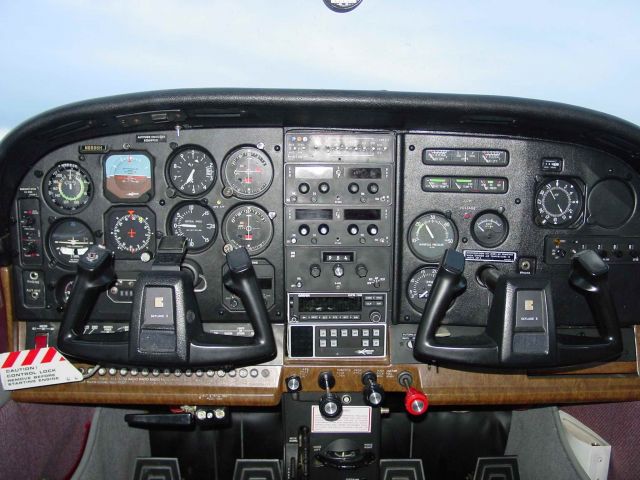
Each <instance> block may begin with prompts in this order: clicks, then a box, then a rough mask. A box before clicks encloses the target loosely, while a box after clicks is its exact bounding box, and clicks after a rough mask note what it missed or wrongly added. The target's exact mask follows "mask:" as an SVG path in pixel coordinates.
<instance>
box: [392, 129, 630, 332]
mask: <svg viewBox="0 0 640 480" xmlns="http://www.w3.org/2000/svg"><path fill="white" fill-rule="evenodd" d="M403 155H404V162H403V172H402V183H403V188H402V190H401V191H402V195H403V203H402V209H401V215H402V220H401V222H400V225H401V226H400V228H401V229H402V231H401V235H403V238H404V239H405V243H404V244H403V245H402V246H401V248H400V249H399V252H398V255H399V257H400V258H399V261H397V262H396V265H397V270H396V277H397V284H398V287H399V288H398V290H397V296H396V297H395V298H398V299H400V301H399V302H397V303H396V305H395V307H396V312H397V318H398V319H399V321H400V322H408V323H417V322H418V321H419V320H420V316H421V310H422V308H423V305H424V303H425V301H426V300H425V299H426V298H428V289H429V288H430V284H432V281H433V277H434V276H435V273H434V270H433V269H434V268H436V267H437V264H438V262H439V260H440V258H441V256H442V253H443V251H444V249H445V248H448V247H455V248H456V249H457V250H458V251H461V252H463V253H464V255H465V257H466V268H465V277H466V280H467V285H468V286H467V289H466V292H465V293H464V294H463V295H462V296H461V297H459V299H458V300H457V301H456V302H455V303H454V304H453V306H452V307H451V308H450V309H449V312H448V313H447V316H446V319H445V323H448V324H451V325H484V324H485V323H486V319H487V315H488V312H489V305H490V300H491V295H490V293H489V292H488V290H487V289H486V288H484V287H483V286H482V285H481V283H480V282H479V281H478V280H477V278H476V277H477V272H478V269H479V268H481V267H482V266H484V265H487V264H491V265H494V266H496V267H497V268H498V269H499V270H501V271H502V272H508V273H519V274H531V273H536V274H541V275H547V276H549V277H551V279H552V283H553V292H554V306H555V312H556V319H557V321H559V322H560V324H563V325H585V324H586V325H589V324H591V315H590V312H589V310H588V308H587V306H586V304H585V302H584V301H583V300H582V298H580V297H579V296H578V295H577V294H576V293H575V292H573V291H572V290H571V288H570V287H569V284H568V275H569V264H570V257H571V255H572V253H574V252H575V251H579V250H580V249H582V248H583V246H584V247H585V248H595V249H596V250H597V251H598V252H599V253H600V254H601V256H602V257H603V259H604V260H605V261H606V262H609V264H610V282H611V286H612V291H613V295H614V299H615V301H616V303H617V307H618V312H619V315H620V318H621V322H622V323H623V324H631V323H635V322H636V321H637V319H636V318H635V317H634V312H636V311H638V308H640V301H639V300H638V298H637V295H636V294H634V293H633V291H634V289H635V290H636V291H637V289H638V288H640V280H638V281H635V280H633V281H631V282H629V279H631V278H633V279H635V278H638V279H640V275H639V273H640V263H638V260H639V259H640V258H639V254H640V239H638V240H637V241H636V240H634V239H633V238H631V239H630V238H629V236H631V237H633V236H634V235H636V236H637V234H638V233H640V218H639V216H638V215H637V211H636V203H637V200H636V198H637V192H638V191H640V182H639V181H638V180H639V179H638V175H637V174H636V173H635V172H633V170H632V169H631V168H630V167H629V166H628V165H627V164H625V163H624V162H622V161H621V160H619V159H617V158H615V157H613V156H611V155H608V154H605V153H602V152H599V151H596V150H593V149H589V148H583V147H579V146H575V145H567V144H562V143H555V142H545V141H536V140H525V139H508V138H498V137H495V138H492V137H487V136H457V135H456V136H454V135H437V134H408V135H406V136H405V137H404V145H403ZM597 185H604V186H605V187H606V188H596V186H597ZM594 189H595V191H596V193H597V194H598V195H597V198H592V197H591V195H592V194H593V191H594ZM598 190H600V191H599V192H598ZM605 190H606V191H607V192H608V193H607V194H604V192H605ZM614 191H615V193H614ZM603 205H611V206H610V207H607V208H605V207H604V206H603ZM605 210H606V211H605ZM602 236H604V239H603V238H602ZM592 240H593V241H592ZM605 240H606V241H605ZM545 242H546V245H547V251H546V252H545V251H544V245H545ZM636 250H637V252H636ZM565 257H566V261H563V260H564V258H565ZM560 264H562V265H563V266H564V268H560V267H559V265H560ZM524 267H528V268H524ZM630 283H631V284H633V285H631V284H630Z"/></svg>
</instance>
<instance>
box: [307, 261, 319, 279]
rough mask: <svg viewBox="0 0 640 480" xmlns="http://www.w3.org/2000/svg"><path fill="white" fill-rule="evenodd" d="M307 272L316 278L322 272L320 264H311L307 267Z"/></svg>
mask: <svg viewBox="0 0 640 480" xmlns="http://www.w3.org/2000/svg"><path fill="white" fill-rule="evenodd" d="M309 273H310V274H311V276H312V277H313V278H318V277H319V276H320V274H321V273H322V270H321V269H320V265H318V264H314V265H311V268H310V269H309Z"/></svg>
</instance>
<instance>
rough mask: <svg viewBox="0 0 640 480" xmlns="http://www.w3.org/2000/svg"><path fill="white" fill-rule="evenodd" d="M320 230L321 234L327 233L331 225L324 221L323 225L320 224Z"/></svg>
mask: <svg viewBox="0 0 640 480" xmlns="http://www.w3.org/2000/svg"><path fill="white" fill-rule="evenodd" d="M318 232H319V233H320V235H326V234H328V233H329V225H327V224H326V223H323V224H321V225H319V226H318Z"/></svg>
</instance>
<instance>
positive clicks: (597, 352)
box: [414, 250, 622, 369]
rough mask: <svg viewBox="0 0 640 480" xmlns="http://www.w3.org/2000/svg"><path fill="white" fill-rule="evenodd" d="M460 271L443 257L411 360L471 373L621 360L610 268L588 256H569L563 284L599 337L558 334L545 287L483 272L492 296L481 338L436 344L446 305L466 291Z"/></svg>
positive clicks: (452, 257) (453, 257)
mask: <svg viewBox="0 0 640 480" xmlns="http://www.w3.org/2000/svg"><path fill="white" fill-rule="evenodd" d="M464 263H465V261H464V256H463V255H462V254H461V253H459V252H456V251H454V250H447V251H446V252H445V255H444V257H443V259H442V262H441V264H440V267H439V268H438V272H437V274H436V278H435V280H434V284H433V288H432V290H431V294H430V296H429V300H428V302H427V304H426V306H425V309H424V311H423V314H422V319H421V322H420V326H419V327H418V332H417V334H416V341H415V347H414V356H415V358H416V359H418V360H420V361H423V362H442V363H450V364H456V365H467V366H469V367H484V368H496V369H509V368H518V369H542V368H556V367H563V366H573V365H580V364H585V363H591V362H598V361H605V360H610V359H612V358H614V357H616V356H618V355H619V354H620V353H621V352H622V340H621V335H620V327H619V324H618V316H617V313H616V309H615V306H614V303H613V300H612V298H611V293H610V291H609V285H608V281H607V279H608V267H607V265H606V264H605V263H604V262H603V261H602V259H600V257H599V256H598V255H597V254H596V253H595V252H594V251H592V250H585V251H582V252H579V253H578V254H576V255H575V256H574V258H573V261H572V270H571V275H570V277H569V283H570V284H571V286H572V287H573V288H574V289H575V290H576V291H577V292H578V293H580V294H581V295H582V296H583V297H585V299H586V300H587V303H588V305H589V308H590V310H591V314H592V316H593V318H594V320H595V322H596V325H597V327H598V332H599V336H598V337H584V336H577V335H559V334H557V333H556V321H555V317H554V311H553V302H552V293H553V292H552V290H551V283H550V281H549V279H547V278H545V277H542V276H519V275H501V276H497V275H496V274H495V272H493V271H491V270H489V269H487V270H486V280H487V281H486V284H487V286H488V288H489V289H490V290H492V291H493V302H492V304H491V310H490V312H489V318H488V321H487V327H486V329H485V331H484V332H483V333H482V334H479V335H474V336H466V337H437V336H436V333H437V330H438V328H439V327H440V325H441V324H442V320H443V319H444V316H445V314H446V311H447V309H448V308H449V305H450V304H451V302H452V301H453V300H454V299H455V298H456V297H457V296H459V295H461V294H462V293H463V292H464V290H465V288H466V281H465V279H464V276H463V273H464Z"/></svg>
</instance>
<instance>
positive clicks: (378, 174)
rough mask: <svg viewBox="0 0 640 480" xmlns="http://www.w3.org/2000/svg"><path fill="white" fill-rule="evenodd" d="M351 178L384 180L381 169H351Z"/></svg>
mask: <svg viewBox="0 0 640 480" xmlns="http://www.w3.org/2000/svg"><path fill="white" fill-rule="evenodd" d="M349 177H350V178H363V179H371V180H374V179H377V178H382V169H381V168H350V169H349Z"/></svg>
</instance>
